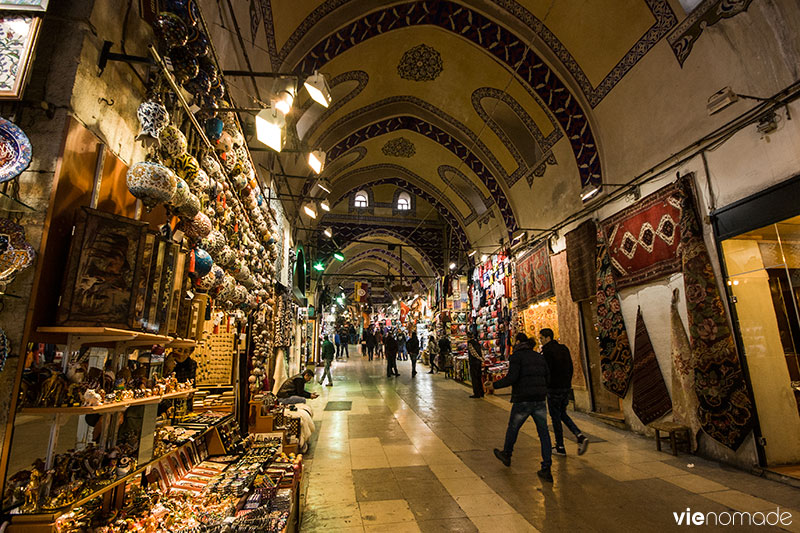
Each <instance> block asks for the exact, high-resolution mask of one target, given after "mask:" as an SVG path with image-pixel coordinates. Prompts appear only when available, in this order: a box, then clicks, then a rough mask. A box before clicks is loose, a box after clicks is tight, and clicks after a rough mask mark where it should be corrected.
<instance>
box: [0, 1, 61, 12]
mask: <svg viewBox="0 0 800 533" xmlns="http://www.w3.org/2000/svg"><path fill="white" fill-rule="evenodd" d="M49 3H50V0H0V10H3V11H10V10H15V11H40V12H45V11H47V4H49Z"/></svg>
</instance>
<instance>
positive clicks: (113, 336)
mask: <svg viewBox="0 0 800 533" xmlns="http://www.w3.org/2000/svg"><path fill="white" fill-rule="evenodd" d="M36 331H37V332H38V333H43V334H48V335H53V336H57V337H58V338H60V339H61V340H65V337H64V336H66V340H67V342H69V337H70V336H72V337H73V339H74V340H76V341H77V343H78V344H82V345H86V344H103V343H114V342H123V343H130V344H142V345H148V344H163V345H165V346H168V347H170V348H189V347H192V346H196V345H197V341H196V340H195V339H185V338H182V337H171V336H169V335H159V334H157V333H148V332H146V331H135V330H127V329H119V328H107V327H104V326H41V327H39V328H37V329H36Z"/></svg>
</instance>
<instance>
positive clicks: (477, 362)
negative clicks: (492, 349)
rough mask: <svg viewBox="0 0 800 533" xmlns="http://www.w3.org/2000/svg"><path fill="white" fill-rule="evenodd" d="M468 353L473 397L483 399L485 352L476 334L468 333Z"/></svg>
mask: <svg viewBox="0 0 800 533" xmlns="http://www.w3.org/2000/svg"><path fill="white" fill-rule="evenodd" d="M467 337H468V339H469V340H468V342H467V351H468V352H469V380H470V381H471V382H472V396H470V398H483V351H482V350H481V343H479V342H478V339H476V338H475V333H473V332H472V331H470V332H469V333H467Z"/></svg>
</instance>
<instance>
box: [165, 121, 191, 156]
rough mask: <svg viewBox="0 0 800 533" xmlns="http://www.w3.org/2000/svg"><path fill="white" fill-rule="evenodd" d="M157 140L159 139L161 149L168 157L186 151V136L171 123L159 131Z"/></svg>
mask: <svg viewBox="0 0 800 533" xmlns="http://www.w3.org/2000/svg"><path fill="white" fill-rule="evenodd" d="M159 140H160V141H161V151H162V152H163V153H164V155H166V156H167V157H169V158H175V157H178V156H179V155H181V154H185V153H186V147H187V143H186V136H185V135H184V134H183V132H182V131H181V130H179V129H178V128H176V127H175V126H173V125H169V126H167V127H166V128H164V129H163V130H162V131H161V134H160V135H159Z"/></svg>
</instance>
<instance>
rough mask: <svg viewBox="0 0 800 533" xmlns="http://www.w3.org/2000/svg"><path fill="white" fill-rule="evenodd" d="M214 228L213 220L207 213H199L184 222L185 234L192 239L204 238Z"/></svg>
mask: <svg viewBox="0 0 800 533" xmlns="http://www.w3.org/2000/svg"><path fill="white" fill-rule="evenodd" d="M212 229H213V228H212V225H211V220H210V219H209V218H208V215H206V214H205V213H197V214H196V215H195V216H194V217H193V218H192V219H191V220H189V221H187V222H186V223H185V224H184V234H185V235H186V236H187V237H188V238H189V239H192V240H201V239H204V238H205V237H206V236H207V235H208V234H209V233H211V230H212Z"/></svg>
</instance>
